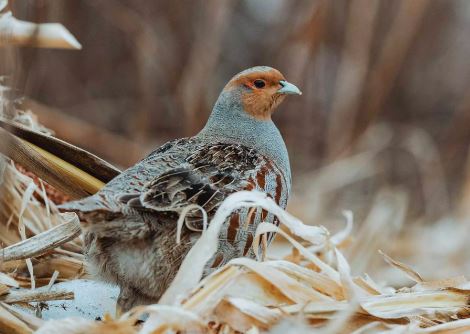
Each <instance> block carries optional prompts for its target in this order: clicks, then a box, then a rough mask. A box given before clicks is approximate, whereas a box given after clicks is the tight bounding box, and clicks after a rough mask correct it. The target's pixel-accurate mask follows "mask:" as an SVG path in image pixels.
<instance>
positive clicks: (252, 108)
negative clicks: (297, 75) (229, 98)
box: [224, 69, 302, 120]
mask: <svg viewBox="0 0 470 334" xmlns="http://www.w3.org/2000/svg"><path fill="white" fill-rule="evenodd" d="M236 88H243V90H242V96H241V99H242V104H243V109H244V111H245V112H247V113H248V114H250V115H251V116H253V117H254V118H256V119H259V120H269V119H271V115H272V113H273V112H274V110H275V109H276V107H277V106H278V105H279V104H280V103H281V102H282V101H283V100H284V98H285V97H286V94H299V95H300V94H302V93H301V92H300V90H299V89H298V88H297V87H295V86H294V85H292V84H290V83H288V82H287V81H286V79H285V78H284V76H283V75H282V73H281V72H279V71H278V70H276V69H270V70H268V71H266V70H264V71H263V70H262V71H256V70H255V71H252V72H248V73H244V72H242V73H240V74H239V75H237V76H235V77H234V78H233V79H232V80H230V81H229V83H228V84H227V85H226V86H225V88H224V90H225V91H227V90H231V89H236Z"/></svg>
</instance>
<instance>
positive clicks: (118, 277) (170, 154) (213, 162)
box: [62, 67, 297, 310]
mask: <svg viewBox="0 0 470 334" xmlns="http://www.w3.org/2000/svg"><path fill="white" fill-rule="evenodd" d="M245 76H246V80H249V83H251V82H252V80H256V79H259V80H261V79H262V80H265V81H266V87H267V88H266V90H267V89H268V88H271V91H272V92H269V93H266V96H265V97H264V98H263V99H260V102H259V103H260V105H259V106H258V107H257V106H256V103H255V102H253V101H255V97H254V95H253V94H255V93H256V94H261V93H263V92H259V91H258V88H256V87H253V86H250V85H248V84H247V83H246V82H245V81H244V79H243V78H244V77H245ZM284 80H285V79H284V78H283V77H282V75H281V74H280V73H279V72H278V71H276V70H274V69H271V68H269V67H256V68H253V69H250V70H248V71H244V72H242V73H241V74H239V75H237V76H235V77H234V78H233V79H232V80H231V81H230V82H229V84H228V85H227V86H226V88H225V89H224V91H223V92H222V93H221V95H220V97H219V99H218V101H217V103H216V105H215V107H214V110H213V112H212V115H211V117H210V119H209V121H208V123H207V125H206V127H205V128H204V129H203V130H202V131H201V132H200V133H199V134H198V135H196V136H195V137H191V138H183V139H177V140H173V141H171V142H169V143H167V144H165V145H163V146H162V147H160V148H159V149H157V150H156V151H154V152H152V153H151V154H150V155H149V156H148V157H146V158H145V159H144V160H142V161H140V162H139V163H138V164H136V165H135V166H133V167H131V168H129V169H128V170H126V171H125V172H123V173H122V174H121V175H119V176H118V177H116V178H115V179H113V180H112V181H111V182H109V183H108V184H107V185H106V186H105V187H104V188H103V189H102V190H101V191H100V192H98V193H97V194H95V195H93V196H91V197H88V198H85V199H83V200H80V201H75V202H70V203H66V204H65V205H63V206H62V209H64V210H73V211H76V212H78V213H79V215H80V218H81V220H82V226H83V232H84V241H85V242H84V244H85V253H86V256H87V259H88V261H89V263H90V265H91V266H90V267H91V268H92V270H94V272H95V273H96V274H97V275H98V276H100V277H101V278H103V279H104V280H106V281H109V282H113V283H116V284H118V285H119V286H120V287H121V294H120V297H119V300H118V304H119V306H120V307H121V308H122V309H123V310H127V309H129V308H130V307H132V306H134V305H137V304H146V303H151V302H156V301H157V300H158V299H159V297H160V296H161V295H162V293H163V292H164V291H165V289H166V288H167V287H168V285H169V283H170V282H171V280H172V279H173V277H174V275H175V274H176V272H177V270H178V268H179V266H180V264H181V261H182V259H183V258H184V256H185V255H186V253H187V252H188V250H189V249H190V247H191V245H192V244H193V243H194V241H195V240H196V239H197V237H198V236H199V234H200V231H201V230H202V214H201V211H200V210H193V211H190V212H189V214H188V215H187V217H186V226H185V227H183V231H182V242H181V243H180V244H179V245H177V244H176V221H177V219H178V217H179V213H180V212H181V211H182V210H183V209H184V208H185V207H187V206H188V205H190V204H196V205H199V206H201V207H203V208H204V209H205V210H206V212H207V214H208V216H209V219H210V218H211V217H212V216H213V215H214V214H215V211H216V210H217V208H218V207H219V206H220V204H221V202H222V201H223V200H224V199H225V198H226V197H227V196H228V195H229V194H231V193H233V192H236V191H239V190H253V189H256V190H259V191H263V192H265V193H267V194H268V195H269V196H271V197H272V198H273V199H274V200H275V201H276V202H277V203H278V204H279V205H280V206H281V207H285V206H286V204H287V199H288V196H289V192H290V184H291V175H290V168H289V160H288V156H287V151H286V149H285V145H284V142H283V140H282V137H281V135H280V133H279V131H278V130H277V128H276V127H275V125H274V123H273V122H272V121H271V118H270V115H271V113H272V111H273V110H274V108H275V106H276V105H277V104H278V103H277V102H276V103H273V102H272V101H279V100H282V98H283V96H284V94H289V91H286V92H284V91H283V92H282V93H280V92H279V91H280V90H281V89H282V88H283V87H284V86H285V85H287V84H288V83H287V82H285V81H284ZM274 86H275V89H272V87H274ZM293 87H294V86H293ZM263 88H264V87H262V88H259V90H261V89H263ZM284 90H285V89H284ZM296 93H297V92H296ZM269 94H271V95H274V96H273V97H272V98H269V96H270V95H269ZM247 99H248V100H249V101H250V108H251V109H250V110H257V109H259V110H263V115H264V116H263V118H262V119H260V118H259V117H257V115H256V112H255V111H253V112H250V111H247V110H245V108H244V103H245V102H244V101H247ZM267 103H269V105H267ZM266 110H268V114H269V117H268V118H266V117H265V116H266V115H267V112H266ZM261 221H270V222H273V221H274V217H273V216H272V215H271V214H268V213H267V212H266V211H264V210H261V209H255V210H250V209H239V210H237V211H236V212H234V213H233V214H232V216H231V217H230V218H229V219H228V220H227V222H226V225H225V226H226V228H224V229H223V230H222V232H221V235H220V246H219V250H218V252H217V254H216V255H215V256H214V258H213V259H212V260H211V262H210V263H208V264H207V267H206V273H207V272H209V271H211V270H213V268H216V267H219V266H221V265H223V264H225V263H227V262H228V261H229V260H230V259H232V258H234V257H239V256H253V255H254V254H253V251H252V250H251V248H250V246H251V243H252V241H253V235H254V232H255V230H256V227H257V225H258V224H259V223H260V222H261Z"/></svg>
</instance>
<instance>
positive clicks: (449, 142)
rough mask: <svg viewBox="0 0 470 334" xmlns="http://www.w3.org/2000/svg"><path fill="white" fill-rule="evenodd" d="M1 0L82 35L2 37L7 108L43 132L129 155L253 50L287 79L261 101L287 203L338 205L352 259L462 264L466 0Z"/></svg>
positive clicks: (190, 113) (333, 213)
mask: <svg viewBox="0 0 470 334" xmlns="http://www.w3.org/2000/svg"><path fill="white" fill-rule="evenodd" d="M10 9H11V10H12V12H13V14H14V15H15V16H16V17H17V18H18V19H23V20H28V21H33V22H60V23H62V24H64V25H65V26H66V27H67V28H68V29H69V30H70V31H71V32H72V33H73V35H74V36H75V37H76V38H77V39H78V40H79V41H80V43H81V44H82V46H83V49H82V50H80V51H60V50H46V49H33V48H17V49H14V50H10V52H9V59H8V61H5V62H3V65H2V67H3V68H8V69H10V70H13V71H10V72H9V73H14V74H13V75H12V76H9V77H8V82H9V85H10V86H11V87H13V88H14V89H15V92H16V94H17V96H18V97H24V98H23V99H22V106H23V108H24V109H30V110H31V111H32V112H33V113H35V114H36V115H37V116H38V117H39V121H40V122H41V123H42V124H44V125H45V126H47V127H49V128H51V129H53V130H54V131H55V132H56V135H57V136H58V137H60V138H63V139H65V140H67V141H70V142H72V143H74V144H76V145H78V146H81V147H84V148H86V149H88V150H89V151H91V152H93V153H96V154H97V155H99V156H101V157H103V158H105V159H107V160H109V161H110V162H112V163H114V164H116V165H118V166H121V167H127V166H130V165H133V164H134V163H136V162H137V161H138V160H139V159H141V158H142V157H144V156H145V155H146V154H147V153H149V152H150V151H151V150H152V149H154V148H155V147H157V146H158V145H160V144H162V143H164V142H165V141H167V140H170V139H172V138H176V137H182V136H191V135H194V134H195V133H197V132H198V131H199V130H200V129H201V128H202V126H203V124H204V123H205V121H206V119H207V117H208V115H209V113H210V111H211V108H212V105H213V103H214V101H215V100H216V98H217V96H218V94H219V92H220V90H221V89H222V87H223V86H224V85H225V83H226V82H227V81H228V80H229V79H230V78H231V77H232V76H233V75H234V74H236V73H237V72H239V71H241V70H243V69H245V68H248V67H252V66H255V65H269V66H272V67H275V68H277V69H279V70H280V71H281V72H282V73H283V74H284V75H285V76H286V78H287V79H288V80H289V81H291V82H293V83H295V84H296V85H297V86H298V87H300V88H301V90H302V91H303V95H302V96H301V97H293V98H289V99H287V100H286V101H285V102H284V103H283V104H282V106H281V107H280V108H279V110H278V111H277V112H276V113H275V115H274V120H275V122H276V124H277V125H278V127H279V129H280V131H281V132H282V134H283V136H284V138H285V141H286V144H287V147H288V150H289V153H290V158H291V164H292V167H293V180H294V195H293V198H292V200H291V202H290V211H291V212H293V213H294V214H296V215H297V216H299V217H301V218H303V219H304V220H305V221H307V222H309V223H312V224H323V225H325V226H327V227H328V228H329V229H331V230H335V229H339V228H342V226H343V225H344V223H342V217H341V212H342V210H344V209H348V210H352V211H353V212H354V214H355V217H356V225H357V228H358V231H357V235H358V239H360V240H362V241H364V242H361V243H360V244H359V243H356V244H355V245H353V249H352V251H351V253H350V254H349V256H350V259H353V260H354V259H356V262H357V263H354V261H353V263H352V265H351V266H352V267H353V268H355V270H357V271H358V272H362V269H364V268H361V264H359V262H361V261H362V260H364V256H366V255H365V254H366V253H367V254H368V255H367V256H368V257H370V258H371V259H372V261H374V259H376V258H377V256H376V255H375V253H373V252H366V251H365V248H364V247H369V249H376V248H382V249H385V250H387V251H388V252H390V253H392V254H394V255H396V256H399V258H401V259H403V260H406V261H408V262H409V263H411V264H414V265H415V264H418V263H419V265H418V266H417V268H416V269H417V270H418V271H420V270H421V271H422V272H425V273H426V272H428V273H433V274H434V276H435V274H436V273H435V268H436V266H439V267H440V268H441V270H442V271H443V273H442V275H443V276H445V275H447V273H449V272H450V273H454V272H455V273H456V274H457V273H462V272H463V273H465V272H467V273H470V263H468V261H465V258H463V257H462V254H468V251H469V250H470V246H468V245H467V243H468V242H467V240H466V239H467V238H466V236H468V231H469V225H470V223H469V224H467V218H468V217H469V216H470V207H469V205H470V163H469V161H468V157H469V155H468V153H469V151H468V150H469V144H470V56H469V55H470V42H469V41H468V36H470V2H469V1H466V0H452V1H449V0H432V1H431V0H413V1H410V0H396V1H387V0H350V1H346V0H335V1H328V0H296V1H288V0H269V1H268V0H266V1H256V0H245V1H219V0H205V1H203V0H197V1H170V0H167V1H163V0H159V1H144V0H119V1H117V0H116V1H112V2H111V1H96V0H95V1H64V0H22V1H11V2H10ZM425 258H426V259H428V262H426V261H425V260H423V259H425ZM362 262H363V263H366V262H367V261H365V260H364V261H362ZM362 262H361V263H362ZM379 262H380V259H379ZM444 271H445V273H444ZM382 273H383V272H382ZM383 277H387V278H390V274H389V273H388V272H386V273H383Z"/></svg>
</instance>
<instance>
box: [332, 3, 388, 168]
mask: <svg viewBox="0 0 470 334" xmlns="http://www.w3.org/2000/svg"><path fill="white" fill-rule="evenodd" d="M379 4H380V2H379V0H354V1H352V2H351V3H350V4H349V16H348V21H347V25H346V37H345V42H344V47H343V50H342V56H341V63H340V65H339V69H338V75H337V78H336V87H335V89H334V97H333V103H332V107H331V114H330V118H329V120H328V121H329V127H328V133H327V144H328V158H329V159H332V158H334V157H335V156H336V155H337V154H339V153H340V152H341V151H342V150H343V149H345V148H346V147H347V146H348V145H349V143H350V140H351V136H352V135H353V130H354V120H355V119H356V113H357V111H358V109H359V103H360V98H361V94H362V90H363V87H364V80H365V78H366V75H367V70H368V66H369V56H370V53H371V41H372V37H373V35H374V31H375V29H374V26H375V23H376V18H377V13H378V9H379Z"/></svg>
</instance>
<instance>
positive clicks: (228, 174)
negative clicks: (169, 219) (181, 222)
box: [119, 143, 266, 223]
mask: <svg viewBox="0 0 470 334" xmlns="http://www.w3.org/2000/svg"><path fill="white" fill-rule="evenodd" d="M265 162H266V158H265V157H263V156H261V155H260V154H258V153H256V152H255V151H254V150H252V149H249V148H246V147H244V146H241V145H238V144H223V143H219V144H211V145H202V146H200V147H198V148H197V149H196V150H195V151H194V152H191V153H190V154H189V155H188V156H187V157H186V158H185V159H184V162H183V163H182V164H180V165H179V166H177V167H174V168H171V169H169V170H166V171H165V172H164V173H161V174H159V175H158V176H156V177H155V178H153V179H152V180H151V181H149V182H148V183H146V184H145V185H144V186H143V187H142V189H141V190H140V191H138V192H133V193H127V194H123V195H122V196H120V197H119V201H120V202H121V203H122V204H124V205H125V206H127V207H129V208H132V209H135V210H142V211H149V210H150V211H154V212H155V213H157V214H158V213H159V212H165V211H166V212H167V211H171V212H181V211H182V210H183V209H184V208H185V207H187V206H188V205H197V206H199V207H202V208H203V209H204V210H205V211H206V212H207V213H208V214H209V215H211V214H213V213H214V212H215V210H216V209H217V208H218V206H219V205H220V203H221V202H222V201H223V200H224V199H225V198H226V197H227V196H228V195H229V194H231V193H233V192H235V191H239V190H243V189H254V188H256V184H255V183H256V177H255V174H256V173H257V170H259V169H260V168H261V169H262V166H264V165H265V164H266V163H265ZM187 219H189V220H190V221H192V223H197V222H200V221H201V220H202V216H201V212H200V210H193V211H191V212H190V213H189V214H188V215H187Z"/></svg>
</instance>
